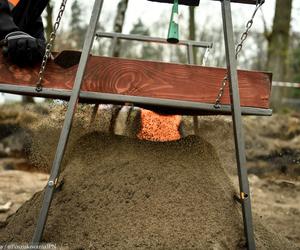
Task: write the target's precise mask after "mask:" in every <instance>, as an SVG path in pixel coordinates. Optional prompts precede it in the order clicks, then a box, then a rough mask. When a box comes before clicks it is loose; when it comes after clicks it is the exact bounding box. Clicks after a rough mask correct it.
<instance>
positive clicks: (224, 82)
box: [214, 0, 265, 109]
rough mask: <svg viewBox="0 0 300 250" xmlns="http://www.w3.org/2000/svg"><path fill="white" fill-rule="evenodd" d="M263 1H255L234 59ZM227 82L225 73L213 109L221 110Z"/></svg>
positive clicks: (241, 47) (239, 51)
mask: <svg viewBox="0 0 300 250" xmlns="http://www.w3.org/2000/svg"><path fill="white" fill-rule="evenodd" d="M264 2H265V0H256V6H255V10H254V12H253V14H252V17H251V19H250V20H249V21H248V22H247V23H246V30H245V31H244V32H243V33H242V35H241V37H240V42H239V44H238V45H237V46H236V49H235V59H238V56H239V54H240V53H241V51H242V49H243V45H244V43H245V41H246V40H247V38H248V35H249V31H250V29H251V27H252V26H253V22H254V18H255V16H256V13H257V11H258V10H259V8H260V7H261V6H262V5H263V4H264ZM227 81H228V72H227V73H226V75H225V77H224V78H223V80H222V83H221V88H220V90H219V93H218V95H217V98H216V101H215V105H214V107H215V108H216V109H219V108H221V99H222V97H223V94H224V90H225V87H226V85H227Z"/></svg>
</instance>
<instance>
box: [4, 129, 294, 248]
mask: <svg viewBox="0 0 300 250" xmlns="http://www.w3.org/2000/svg"><path fill="white" fill-rule="evenodd" d="M67 159H68V160H67V161H66V162H65V164H66V168H65V170H64V172H63V173H62V175H61V179H63V183H64V184H63V185H61V186H60V188H59V189H58V191H57V192H56V194H55V198H54V200H53V203H52V207H51V210H50V215H49V218H48V223H47V227H46V230H45V234H44V241H46V242H52V243H56V244H57V245H58V246H60V245H64V246H68V247H70V248H71V249H241V248H242V249H243V246H244V233H243V226H242V216H241V210H240V205H239V204H237V203H236V202H235V201H234V199H233V196H234V194H235V193H236V192H237V191H236V190H235V189H234V186H233V184H232V183H231V181H230V178H229V177H228V174H227V172H226V171H225V170H224V168H223V166H222V165H221V163H220V160H219V157H218V155H217V153H216V151H215V149H214V148H213V147H212V146H211V144H209V143H208V142H207V141H205V140H204V139H202V138H200V137H195V136H190V137H187V138H185V139H182V140H179V141H177V142H168V143H159V142H146V141H140V140H137V139H130V138H127V137H122V136H112V135H104V134H103V133H96V132H94V133H89V134H86V135H84V136H82V137H81V138H79V139H78V140H77V141H76V143H72V144H71V147H70V149H69V153H68V158H67ZM41 197H42V193H37V194H36V195H35V196H34V197H33V198H32V199H31V200H30V201H28V202H26V203H25V204H24V205H23V206H22V207H21V208H20V209H19V210H18V211H17V213H16V214H15V215H13V216H11V217H10V218H9V219H8V220H7V223H6V225H3V226H2V228H0V243H1V242H6V243H7V242H29V241H30V240H31V237H32V234H33V230H34V226H35V224H36V219H37V216H38V213H39V209H40V207H41ZM255 227H256V229H255V231H256V240H257V246H258V249H272V250H273V249H296V247H294V246H293V245H292V244H291V243H289V242H288V241H287V240H286V239H284V238H281V237H279V236H278V235H275V234H273V233H272V232H269V231H268V230H267V229H265V228H264V227H263V226H262V225H261V223H260V221H259V219H257V218H256V219H255Z"/></svg>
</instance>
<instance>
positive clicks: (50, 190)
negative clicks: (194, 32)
mask: <svg viewBox="0 0 300 250" xmlns="http://www.w3.org/2000/svg"><path fill="white" fill-rule="evenodd" d="M233 1H235V0H233ZM253 1H254V0H253ZM103 2H104V0H95V2H94V7H93V11H92V15H91V19H90V25H89V26H88V31H87V35H86V39H85V43H84V46H83V52H82V54H81V57H80V63H79V67H78V71H77V74H76V78H75V83H74V87H73V90H72V93H71V94H70V101H69V105H68V110H67V112H66V117H65V121H64V124H63V128H62V131H61V135H60V138H59V143H58V146H57V149H56V154H55V158H54V161H53V165H52V170H51V174H50V178H49V182H48V185H47V186H46V189H45V194H44V199H43V204H42V209H41V211H40V214H39V218H38V222H37V226H36V229H35V232H34V236H33V239H32V246H33V248H32V249H36V247H35V246H38V245H39V243H40V241H41V240H42V236H43V232H44V228H45V224H46V221H47V216H48V212H49V208H50V206H51V202H52V199H53V194H54V191H55V186H56V184H57V180H58V178H59V174H60V166H61V163H62V159H63V156H64V152H65V149H66V146H67V142H68V139H69V134H70V130H71V126H72V121H73V117H74V113H75V110H76V106H77V103H78V100H79V98H80V96H81V95H84V93H80V88H81V85H82V81H83V77H84V73H85V68H86V65H87V61H88V57H89V54H90V50H91V47H92V44H93V41H94V36H95V32H96V26H97V23H98V20H99V16H100V12H101V10H102V6H103ZM236 2H244V3H247V2H251V3H252V0H236ZM221 3H222V17H223V26H224V37H225V47H226V60H227V67H228V72H229V82H230V94H231V95H230V96H231V112H232V118H233V125H234V126H233V127H234V138H235V146H236V159H237V168H238V177H239V185H240V200H241V201H242V212H243V221H244V231H245V235H246V240H247V247H248V249H249V250H254V249H255V241H254V234H253V226H252V213H251V201H250V195H249V194H250V191H249V183H248V178H247V169H246V167H245V163H246V157H245V144H244V137H243V131H242V120H241V113H242V109H241V106H240V97H239V89H238V79H237V65H236V59H235V48H234V41H233V27H232V17H231V6H230V0H222V1H221ZM90 95H93V94H90ZM100 95H101V93H100ZM102 95H103V94H102ZM99 98H100V97H99ZM101 98H105V97H103V96H102V97H101ZM107 98H108V100H110V101H111V100H113V98H115V99H116V100H117V101H120V99H122V98H123V99H124V98H125V99H126V98H128V97H126V96H125V97H122V96H116V95H107ZM135 100H136V101H143V102H145V100H144V98H141V97H135ZM146 101H147V102H148V103H152V102H153V104H157V100H155V99H154V100H152V99H147V100H146ZM160 104H161V105H165V106H168V105H170V104H169V103H168V102H167V101H166V100H160ZM192 104H193V103H192ZM192 104H191V103H187V102H179V101H177V102H176V103H174V104H173V105H177V106H178V107H179V108H180V107H181V108H182V105H190V106H191V105H192ZM193 105H194V104H193ZM203 105H204V104H203ZM203 105H202V106H201V108H207V109H208V110H211V109H212V107H210V106H207V104H205V105H206V106H205V107H203ZM212 105H213V104H212ZM191 107H193V106H191ZM194 108H195V109H201V108H200V106H197V107H196V106H195V107H194ZM221 108H223V107H221ZM228 109H229V107H228ZM225 111H226V110H225ZM53 180H55V181H53Z"/></svg>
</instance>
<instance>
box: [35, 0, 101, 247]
mask: <svg viewBox="0 0 300 250" xmlns="http://www.w3.org/2000/svg"><path fill="white" fill-rule="evenodd" d="M103 1H104V0H95V2H94V7H93V11H92V15H91V20H90V24H89V26H88V30H87V34H86V38H85V42H84V46H83V51H82V55H81V58H80V62H79V66H78V71H77V73H76V78H75V82H74V87H73V90H72V95H71V98H70V101H69V104H68V109H67V112H66V117H65V121H64V124H63V128H62V131H61V134H60V138H59V142H58V146H57V149H56V154H55V158H54V161H53V165H52V170H51V174H50V178H49V181H48V183H47V186H46V188H45V193H44V199H43V204H42V209H41V211H40V214H39V218H38V221H37V225H36V229H35V232H34V235H33V239H32V245H33V246H36V245H39V243H40V241H41V240H42V236H43V232H44V228H45V224H46V221H47V217H48V212H49V208H50V205H51V202H52V198H53V194H54V190H55V187H56V184H57V180H58V178H59V174H60V166H61V163H62V160H63V156H64V153H65V149H66V145H67V142H68V139H69V135H70V130H71V127H72V122H73V117H74V113H75V110H76V107H77V103H78V98H79V94H80V88H81V85H82V81H83V77H84V73H85V69H86V64H87V61H88V58H89V54H90V50H91V48H92V45H93V41H94V36H95V33H96V28H97V24H98V20H99V16H100V13H101V10H102V6H103ZM35 249H36V248H35Z"/></svg>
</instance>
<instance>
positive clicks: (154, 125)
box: [138, 109, 181, 142]
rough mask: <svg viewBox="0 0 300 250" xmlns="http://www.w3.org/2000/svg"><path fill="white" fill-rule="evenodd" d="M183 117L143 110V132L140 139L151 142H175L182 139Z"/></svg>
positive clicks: (139, 134)
mask: <svg viewBox="0 0 300 250" xmlns="http://www.w3.org/2000/svg"><path fill="white" fill-rule="evenodd" d="M180 122H181V116H179V115H160V114H157V113H155V112H153V111H150V110H146V109H142V110H141V130H140V132H139V133H138V138H139V139H141V140H149V141H162V142H163V141H175V140H179V139H180V137H181V136H180V132H179V126H180Z"/></svg>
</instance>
